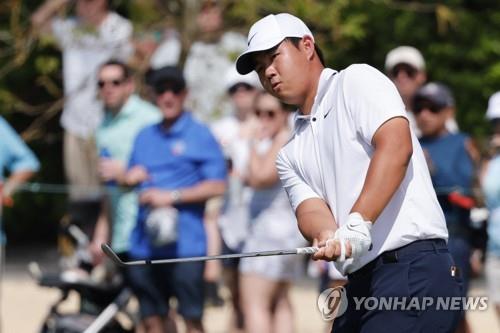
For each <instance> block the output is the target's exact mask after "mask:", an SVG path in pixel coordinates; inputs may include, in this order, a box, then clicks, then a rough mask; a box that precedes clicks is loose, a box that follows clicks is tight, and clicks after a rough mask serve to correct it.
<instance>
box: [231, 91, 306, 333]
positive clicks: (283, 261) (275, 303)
mask: <svg viewBox="0 0 500 333" xmlns="http://www.w3.org/2000/svg"><path fill="white" fill-rule="evenodd" d="M255 114H256V116H257V118H258V120H259V124H260V126H259V130H258V133H256V138H255V140H254V142H253V144H252V147H251V151H250V161H249V170H248V183H249V185H250V186H251V187H252V188H253V189H254V193H253V196H252V199H251V201H250V207H249V210H250V221H251V222H250V234H249V237H248V238H247V240H246V242H245V246H244V249H243V250H244V252H247V251H265V250H273V249H282V248H295V247H298V246H302V245H303V243H304V239H303V238H302V236H301V235H300V232H299V230H298V228H297V223H296V220H295V216H294V213H293V211H292V209H291V207H290V203H289V201H288V199H287V196H286V193H285V191H284V190H283V188H282V186H281V183H280V181H279V178H278V173H277V170H276V166H275V160H276V156H277V154H278V151H279V150H280V149H281V147H282V146H283V145H284V144H285V143H286V141H287V140H288V138H289V136H290V131H289V129H288V116H289V113H288V112H287V110H286V109H285V106H284V105H283V104H281V102H280V101H279V100H278V99H276V98H275V97H273V96H271V95H270V94H268V93H265V92H262V93H260V94H259V95H257V97H256V101H255ZM301 263H302V262H301V261H300V258H298V257H296V256H276V257H265V258H245V259H242V260H241V262H240V272H241V280H240V293H241V298H242V308H243V314H244V318H245V331H246V332H292V331H293V316H292V306H291V303H290V300H289V298H288V289H289V285H290V282H291V281H292V280H293V279H294V278H295V277H296V276H297V275H298V274H300V271H301Z"/></svg>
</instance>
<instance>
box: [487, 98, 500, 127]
mask: <svg viewBox="0 0 500 333" xmlns="http://www.w3.org/2000/svg"><path fill="white" fill-rule="evenodd" d="M486 119H489V120H493V119H500V91H498V92H496V93H494V94H493V95H491V97H490V99H489V100H488V109H487V110H486Z"/></svg>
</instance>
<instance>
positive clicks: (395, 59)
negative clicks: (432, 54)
mask: <svg viewBox="0 0 500 333" xmlns="http://www.w3.org/2000/svg"><path fill="white" fill-rule="evenodd" d="M403 63H404V64H408V65H410V66H413V67H415V68H416V69H418V70H420V71H421V70H424V69H425V60H424V57H423V56H422V53H420V51H419V50H417V49H416V48H414V47H413V46H399V47H396V48H395V49H393V50H391V51H389V53H387V56H386V57H385V70H386V71H390V70H391V69H393V68H394V67H395V66H396V65H398V64H403Z"/></svg>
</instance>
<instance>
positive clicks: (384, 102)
mask: <svg viewBox="0 0 500 333" xmlns="http://www.w3.org/2000/svg"><path fill="white" fill-rule="evenodd" d="M342 88H343V93H344V95H345V100H346V101H347V110H348V112H349V113H350V116H351V118H352V120H353V125H354V128H355V130H356V132H357V133H358V134H359V135H360V136H361V137H362V138H363V140H364V141H365V142H366V143H368V144H371V142H372V138H373V135H374V134H375V133H376V132H377V130H378V129H379V127H380V126H382V125H383V124H384V123H385V122H387V121H388V120H390V119H392V118H395V117H404V118H405V119H407V116H406V111H405V106H404V104H403V100H402V99H401V97H400V95H399V92H398V90H397V89H396V86H395V85H394V84H393V83H392V82H391V80H390V79H389V78H388V77H387V76H385V75H384V74H382V73H381V72H380V71H378V70H377V69H375V68H373V67H371V66H369V65H364V64H357V65H352V66H350V67H348V68H347V69H346V71H345V76H344V82H343V87H342Z"/></svg>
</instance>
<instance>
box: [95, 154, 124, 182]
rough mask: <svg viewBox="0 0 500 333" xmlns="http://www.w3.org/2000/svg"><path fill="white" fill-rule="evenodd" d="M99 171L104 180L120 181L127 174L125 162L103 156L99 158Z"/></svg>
mask: <svg viewBox="0 0 500 333" xmlns="http://www.w3.org/2000/svg"><path fill="white" fill-rule="evenodd" d="M98 172H99V177H101V179H102V180H103V181H110V180H115V181H120V179H123V176H124V174H125V164H124V163H123V162H122V161H119V160H115V159H111V158H101V159H99V165H98Z"/></svg>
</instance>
